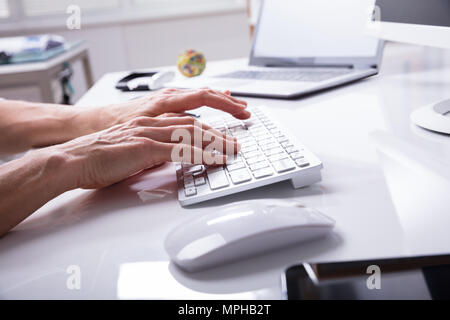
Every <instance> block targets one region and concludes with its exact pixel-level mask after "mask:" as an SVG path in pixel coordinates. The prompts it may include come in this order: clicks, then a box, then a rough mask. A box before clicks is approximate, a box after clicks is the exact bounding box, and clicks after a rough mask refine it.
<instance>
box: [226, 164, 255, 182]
mask: <svg viewBox="0 0 450 320" xmlns="http://www.w3.org/2000/svg"><path fill="white" fill-rule="evenodd" d="M230 177H231V181H233V183H234V184H239V183H243V182H247V181H250V180H252V176H251V175H250V173H249V172H248V170H247V169H246V168H244V169H239V170H236V171H232V172H230Z"/></svg>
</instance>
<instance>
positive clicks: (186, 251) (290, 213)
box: [165, 199, 335, 272]
mask: <svg viewBox="0 0 450 320" xmlns="http://www.w3.org/2000/svg"><path fill="white" fill-rule="evenodd" d="M211 210H212V212H211V213H209V214H204V215H201V216H198V217H192V218H191V219H189V220H187V221H184V222H183V223H181V224H180V225H179V226H177V227H176V228H174V229H173V230H172V231H171V232H170V233H169V234H168V236H167V238H166V241H165V248H166V251H167V253H168V254H169V256H170V258H171V259H172V261H173V262H175V264H177V265H178V266H179V267H181V268H182V269H184V270H187V271H191V272H193V271H200V270H203V269H207V268H211V267H215V266H220V265H223V264H225V263H228V262H231V261H236V260H240V259H243V258H246V257H249V256H252V255H256V254H260V253H263V252H267V251H270V250H273V249H275V248H280V247H283V246H287V245H292V244H294V243H297V242H302V241H308V240H312V239H315V238H319V237H321V236H324V235H326V234H327V233H328V232H330V231H331V230H332V229H333V227H334V224H335V221H334V220H333V219H331V218H329V217H327V216H326V215H324V214H322V213H320V212H319V211H317V210H315V209H312V208H307V207H305V206H303V205H302V204H301V203H299V202H297V201H286V200H277V199H265V200H250V201H242V202H236V203H233V204H229V205H225V206H222V207H220V208H212V209H211Z"/></svg>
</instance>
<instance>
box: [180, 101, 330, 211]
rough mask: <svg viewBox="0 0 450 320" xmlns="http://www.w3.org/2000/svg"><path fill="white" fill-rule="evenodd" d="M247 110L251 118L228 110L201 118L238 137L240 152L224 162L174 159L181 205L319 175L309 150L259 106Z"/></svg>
mask: <svg viewBox="0 0 450 320" xmlns="http://www.w3.org/2000/svg"><path fill="white" fill-rule="evenodd" d="M249 111H250V112H251V113H252V117H251V118H250V119H248V120H243V121H241V120H238V119H236V118H234V117H232V116H231V115H227V116H224V117H221V118H215V119H211V120H210V121H204V119H202V121H203V122H206V123H208V124H210V125H211V126H212V127H214V128H216V129H218V130H219V131H221V132H222V133H226V134H227V135H230V136H234V137H236V138H237V139H238V142H239V143H240V144H241V151H240V152H239V153H238V154H237V156H236V157H235V158H234V159H231V160H230V159H229V160H228V162H227V164H226V165H225V166H223V167H208V166H204V165H192V164H181V163H178V164H177V166H176V171H177V182H178V200H179V201H180V204H181V205H182V206H187V205H191V204H194V203H198V202H202V201H206V200H210V199H214V198H218V197H223V196H226V195H229V194H233V193H237V192H242V191H245V190H249V189H253V188H258V187H261V186H265V185H268V184H272V183H275V182H279V181H283V180H288V179H290V180H291V181H292V185H293V187H294V188H301V187H305V186H308V185H311V184H313V183H315V182H318V181H320V180H321V175H320V170H321V169H322V162H321V161H320V160H319V159H318V158H317V157H316V156H315V155H314V154H313V153H312V152H310V151H309V150H308V149H306V148H305V146H304V145H302V144H301V143H299V142H297V141H295V140H294V139H293V138H292V137H288V136H287V135H286V134H285V133H284V132H283V131H282V130H281V129H280V127H279V126H277V125H276V124H275V123H274V122H273V121H272V120H271V119H269V118H268V117H267V116H265V115H264V114H263V112H262V111H261V110H260V109H258V108H251V109H249Z"/></svg>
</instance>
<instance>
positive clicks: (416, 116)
mask: <svg viewBox="0 0 450 320" xmlns="http://www.w3.org/2000/svg"><path fill="white" fill-rule="evenodd" d="M411 121H412V122H413V123H415V124H416V125H418V126H419V127H422V128H425V129H428V130H431V131H436V132H440V133H446V134H450V99H448V100H444V101H441V102H438V103H435V104H432V105H428V106H425V107H422V108H419V109H417V110H415V111H414V112H413V113H411Z"/></svg>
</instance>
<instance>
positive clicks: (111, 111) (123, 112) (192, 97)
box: [83, 89, 251, 131]
mask: <svg viewBox="0 0 450 320" xmlns="http://www.w3.org/2000/svg"><path fill="white" fill-rule="evenodd" d="M202 106H208V107H211V108H214V109H218V110H222V111H224V112H227V113H230V114H232V115H233V116H234V117H236V118H238V119H248V118H249V117H250V115H251V114H250V112H248V111H247V110H245V109H246V107H247V103H246V102H245V101H243V100H239V99H237V98H234V97H232V96H231V94H230V92H229V91H226V92H220V91H214V90H211V89H193V90H181V89H163V90H159V91H156V92H154V93H151V94H149V95H146V96H145V97H141V98H138V99H134V100H130V101H127V102H123V103H120V104H116V105H111V106H104V107H98V108H93V109H89V110H86V111H84V113H85V114H84V117H83V118H87V120H86V121H87V122H94V124H95V125H94V126H93V127H95V130H92V131H99V130H103V129H106V128H109V127H111V126H113V125H116V124H120V123H125V122H127V121H129V120H131V119H134V118H137V117H142V116H146V117H157V116H161V115H163V114H175V115H183V114H184V112H185V111H188V110H192V109H196V108H199V107H202Z"/></svg>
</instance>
